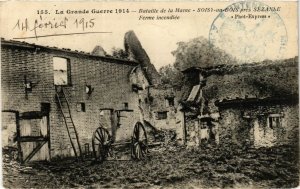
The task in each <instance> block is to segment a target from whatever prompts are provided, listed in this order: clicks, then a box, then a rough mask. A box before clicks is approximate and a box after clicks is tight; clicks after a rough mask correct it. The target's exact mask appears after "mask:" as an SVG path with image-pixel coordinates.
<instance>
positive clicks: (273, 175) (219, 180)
mask: <svg viewBox="0 0 300 189" xmlns="http://www.w3.org/2000/svg"><path fill="white" fill-rule="evenodd" d="M3 152H4V153H3V184H4V187H7V188H57V187H59V188H69V187H73V188H74V187H76V188H82V187H84V188H87V187H88V188H149V187H150V188H157V187H161V186H165V187H177V188H178V187H179V188H180V187H195V186H197V187H210V188H211V187H213V188H215V187H218V188H228V187H238V188H243V187H247V188H266V187H267V188H293V187H296V186H298V184H299V177H298V175H299V161H298V160H299V158H298V147H293V146H288V145H282V146H278V147H270V148H259V149H255V148H251V147H249V148H241V147H239V146H234V145H231V146H229V145H228V146H222V147H221V146H210V147H201V148H194V149H186V148H185V147H183V146H179V145H173V146H169V147H167V146H164V145H161V146H156V147H153V148H151V149H150V154H149V157H148V158H147V159H146V160H143V161H135V160H124V161H116V160H108V161H104V162H103V163H95V162H93V161H92V160H85V161H83V162H77V161H75V160H74V159H65V160H60V161H51V162H35V163H31V164H29V165H20V164H19V163H18V162H17V160H16V159H15V158H14V155H11V154H13V153H12V152H11V151H10V152H9V150H3Z"/></svg>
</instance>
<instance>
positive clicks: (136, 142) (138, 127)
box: [131, 122, 148, 160]
mask: <svg viewBox="0 0 300 189" xmlns="http://www.w3.org/2000/svg"><path fill="white" fill-rule="evenodd" d="M131 145H132V146H131V156H132V157H133V158H134V159H137V160H141V159H144V158H145V156H146V153H147V152H148V140H147V134H146V130H145V128H144V126H143V124H142V123H141V122H137V123H136V124H135V126H134V129H133V134H132V140H131Z"/></svg>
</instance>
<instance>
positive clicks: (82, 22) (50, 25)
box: [13, 10, 96, 38]
mask: <svg viewBox="0 0 300 189" xmlns="http://www.w3.org/2000/svg"><path fill="white" fill-rule="evenodd" d="M39 13H40V14H47V10H40V12H39ZM95 21H96V19H95V18H91V19H86V18H73V19H70V18H67V17H63V18H60V19H57V18H51V19H49V18H47V17H43V16H39V18H38V19H34V20H30V19H28V18H24V19H18V20H17V22H16V24H15V25H14V27H13V30H19V31H25V32H33V34H34V36H35V37H36V38H38V37H39V34H38V32H39V31H41V30H45V29H48V30H55V29H60V28H62V29H68V28H71V27H75V28H76V29H80V30H81V31H85V30H87V29H90V28H93V27H94V26H95Z"/></svg>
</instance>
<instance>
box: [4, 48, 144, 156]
mask: <svg viewBox="0 0 300 189" xmlns="http://www.w3.org/2000/svg"><path fill="white" fill-rule="evenodd" d="M1 55H2V63H1V70H2V74H1V80H2V89H1V90H2V93H1V94H2V96H1V97H2V99H3V101H2V102H3V103H2V109H3V110H6V109H10V110H17V111H20V112H26V111H40V109H41V103H42V102H43V103H45V102H46V103H50V106H51V110H50V137H51V155H52V157H55V156H58V155H60V156H68V155H70V154H71V153H72V152H71V151H72V150H70V147H71V145H70V142H69V138H68V136H67V131H66V127H65V125H64V122H63V117H62V115H61V112H60V110H59V108H58V105H57V102H56V100H55V87H54V77H53V62H52V59H53V57H54V56H58V57H63V58H68V59H69V60H70V64H71V80H72V85H71V86H67V87H65V89H66V91H67V94H68V95H67V98H68V100H69V102H70V109H71V115H72V117H73V120H74V123H75V126H76V128H77V130H78V133H79V138H80V141H81V145H82V146H83V144H85V143H89V144H90V146H91V138H92V134H93V132H94V131H95V130H96V128H97V127H98V126H99V122H100V109H101V108H112V109H115V110H120V109H124V103H125V102H127V103H128V105H129V109H133V110H134V111H133V112H131V113H129V114H130V116H128V117H127V119H126V118H124V119H122V122H123V123H122V125H123V126H124V127H126V128H127V129H128V133H129V132H132V131H133V128H132V127H133V125H134V123H135V122H136V121H138V120H139V112H138V111H139V109H138V106H137V105H138V95H137V94H136V93H134V92H132V88H131V84H130V82H129V73H130V71H131V70H132V69H133V67H134V66H136V65H137V64H134V63H133V62H129V63H126V62H125V63H124V62H122V61H121V62H118V60H113V59H109V58H108V59H99V58H97V57H93V56H87V55H82V54H76V53H71V52H65V51H60V50H53V49H50V50H49V49H43V48H41V49H40V50H38V51H36V49H35V48H23V47H15V46H5V45H2V51H1ZM25 75H26V79H27V81H31V82H32V83H33V88H32V91H31V92H28V93H27V95H26V93H25V88H24V76H25ZM85 85H91V86H92V88H94V90H93V92H92V94H90V95H89V94H86V93H85ZM77 103H85V107H86V108H85V109H86V111H85V112H80V111H77ZM124 127H123V128H124ZM118 134H119V135H122V132H119V133H118ZM127 135H128V134H127ZM121 138H122V137H121Z"/></svg>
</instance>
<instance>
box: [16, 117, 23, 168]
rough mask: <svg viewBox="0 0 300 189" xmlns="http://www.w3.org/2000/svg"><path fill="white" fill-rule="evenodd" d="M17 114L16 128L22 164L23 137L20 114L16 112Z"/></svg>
mask: <svg viewBox="0 0 300 189" xmlns="http://www.w3.org/2000/svg"><path fill="white" fill-rule="evenodd" d="M15 113H16V126H17V145H18V156H19V160H20V162H21V163H24V162H23V152H22V148H21V141H20V137H21V132H20V114H19V112H15Z"/></svg>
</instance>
